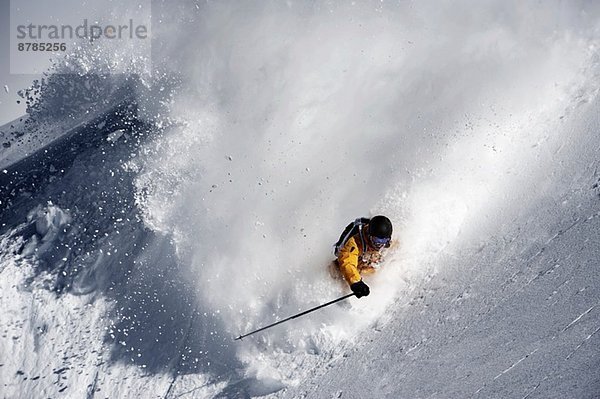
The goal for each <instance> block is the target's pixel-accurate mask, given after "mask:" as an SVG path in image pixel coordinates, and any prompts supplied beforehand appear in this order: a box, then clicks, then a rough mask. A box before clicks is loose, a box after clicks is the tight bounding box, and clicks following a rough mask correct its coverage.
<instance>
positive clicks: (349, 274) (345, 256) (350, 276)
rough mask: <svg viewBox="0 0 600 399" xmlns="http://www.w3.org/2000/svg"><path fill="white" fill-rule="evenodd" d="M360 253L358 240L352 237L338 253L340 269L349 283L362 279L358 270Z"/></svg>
mask: <svg viewBox="0 0 600 399" xmlns="http://www.w3.org/2000/svg"><path fill="white" fill-rule="evenodd" d="M358 254H359V252H358V245H356V241H355V240H354V237H352V238H350V239H349V240H348V242H346V245H344V246H343V247H342V249H340V252H339V255H338V264H339V267H340V271H341V272H342V275H343V276H344V279H345V280H346V281H347V282H348V284H349V285H352V284H354V283H357V282H359V281H360V280H361V278H360V273H359V272H358Z"/></svg>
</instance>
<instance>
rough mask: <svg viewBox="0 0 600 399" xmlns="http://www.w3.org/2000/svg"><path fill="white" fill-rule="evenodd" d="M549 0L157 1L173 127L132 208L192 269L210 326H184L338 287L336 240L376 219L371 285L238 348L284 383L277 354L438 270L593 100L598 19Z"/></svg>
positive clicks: (226, 329)
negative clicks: (383, 249)
mask: <svg viewBox="0 0 600 399" xmlns="http://www.w3.org/2000/svg"><path fill="white" fill-rule="evenodd" d="M553 5H554V6H553V7H551V6H550V5H547V6H545V7H544V8H540V7H537V6H535V5H531V6H528V5H524V4H521V3H506V2H498V3H493V2H486V3H485V4H483V3H481V4H476V5H474V4H473V3H472V2H469V3H466V2H465V3H462V4H456V3H455V2H452V3H450V2H448V3H440V2H435V3H428V4H425V3H419V4H414V3H401V4H388V3H383V2H382V3H380V2H377V3H370V2H369V3H358V4H353V5H350V4H347V3H339V4H337V3H333V2H328V3H323V4H314V3H290V2H288V3H280V2H262V3H260V4H258V3H244V4H237V3H236V4H233V3H223V2H219V3H210V4H204V5H201V6H200V5H196V6H194V7H190V8H189V9H188V8H187V7H186V6H181V5H179V6H176V8H175V9H174V10H171V11H169V14H168V15H164V14H161V15H162V16H164V18H161V24H160V26H158V27H156V28H155V32H156V34H157V37H156V41H157V44H156V45H155V49H156V50H157V53H158V54H160V56H159V57H160V58H163V59H168V60H169V62H170V63H171V62H172V65H170V66H171V67H172V69H173V70H176V71H178V72H180V73H182V74H183V81H184V84H183V88H184V89H182V90H181V92H180V93H179V95H178V96H176V97H175V98H174V100H173V102H172V103H171V110H172V111H171V115H170V117H171V118H172V119H173V120H174V121H177V122H178V127H177V128H174V129H171V130H169V131H167V132H166V133H165V134H164V135H163V136H162V137H161V138H160V139H159V140H157V141H155V142H153V143H152V144H150V145H149V146H148V148H147V150H148V154H149V156H148V159H146V160H145V161H144V163H143V165H142V168H143V169H142V172H141V174H140V175H139V177H138V180H137V185H138V201H139V203H140V206H141V208H142V210H143V213H144V217H145V222H146V224H147V225H148V226H150V227H151V228H152V229H154V230H156V231H160V232H164V233H167V234H171V235H172V236H173V238H174V243H175V245H176V248H177V252H178V255H179V258H180V261H181V262H183V263H184V264H187V265H190V266H191V268H192V270H193V272H192V273H193V278H194V279H196V281H197V290H198V292H199V296H200V299H199V301H200V304H199V305H198V306H199V308H200V309H202V310H204V311H206V312H208V313H209V314H211V315H212V316H213V317H216V318H217V319H218V320H220V321H221V323H220V325H221V326H222V327H219V330H215V331H212V330H210V328H211V327H206V328H207V330H206V331H202V332H200V331H199V332H197V333H198V334H201V335H202V334H203V335H204V336H207V335H208V334H211V335H212V334H216V335H219V336H223V337H226V338H230V337H231V338H233V337H234V336H236V335H237V334H239V333H242V332H245V331H247V330H250V329H253V328H256V327H260V326H262V325H264V324H266V323H270V322H272V321H274V320H276V319H278V318H281V317H284V316H287V315H290V314H293V313H295V312H297V311H300V310H303V309H305V308H307V307H310V306H313V305H316V304H318V303H321V302H324V301H326V300H330V299H333V298H335V297H337V296H340V295H341V294H344V293H345V292H347V289H346V288H344V285H343V283H341V282H336V281H334V280H332V279H331V278H330V277H329V275H328V270H327V266H328V264H329V262H330V261H331V259H332V256H331V245H332V243H333V242H335V241H336V239H337V237H338V235H339V233H340V231H341V229H343V227H344V226H345V225H346V223H348V222H349V221H350V220H352V219H354V218H355V217H357V216H363V215H364V216H369V215H374V214H379V213H385V214H387V215H388V216H389V217H390V218H391V219H392V220H393V222H394V224H395V228H396V230H395V236H396V237H397V238H398V239H399V241H400V243H401V245H400V249H399V250H397V251H395V252H394V253H392V254H391V255H390V257H389V261H388V262H387V265H386V267H385V269H384V270H383V271H382V272H381V273H379V274H378V276H376V277H375V278H374V279H372V280H370V281H373V289H372V292H373V294H372V295H371V296H370V297H369V298H365V299H361V300H360V301H359V300H356V299H351V300H349V303H350V304H351V306H352V309H351V310H350V311H348V310H347V309H340V308H336V307H334V308H332V309H327V310H323V311H321V312H320V313H317V314H313V315H311V316H310V317H306V318H304V319H302V321H293V322H291V323H288V324H287V325H285V326H281V327H277V329H274V330H272V331H271V332H265V333H262V334H261V335H260V336H258V337H256V338H252V339H250V340H249V341H244V343H243V344H242V345H239V346H238V348H242V349H239V352H238V356H239V357H240V359H241V360H242V361H243V362H246V363H249V364H250V366H249V370H253V371H252V372H253V373H254V375H255V376H256V377H258V378H259V379H263V380H265V381H266V380H268V381H271V380H270V379H269V378H275V380H282V381H284V382H286V383H293V382H294V381H295V380H294V378H295V376H297V375H296V374H294V373H293V372H292V371H289V370H293V367H287V368H286V370H288V372H289V374H288V375H283V374H285V373H283V374H282V372H275V371H274V369H275V368H276V367H277V364H279V362H281V361H283V360H282V358H285V357H286V356H291V355H289V354H290V353H292V354H293V353H295V351H298V350H299V351H301V352H302V353H305V352H308V353H321V352H326V353H331V354H332V356H334V355H335V354H336V353H338V352H336V349H335V348H336V347H338V346H339V344H340V342H342V341H344V340H350V342H352V340H354V339H358V338H355V337H356V334H357V332H358V331H360V329H362V328H364V327H365V326H367V325H369V324H371V323H372V322H373V320H375V319H376V318H378V317H380V316H381V314H382V312H384V311H385V310H386V307H387V305H389V304H391V303H393V301H394V300H395V299H396V298H398V296H399V295H402V292H403V291H404V290H406V289H411V288H412V287H414V286H415V285H418V284H419V281H420V280H421V279H423V278H425V277H426V276H431V275H432V274H434V273H435V269H436V266H435V265H436V260H439V257H440V255H441V254H443V253H444V251H445V250H446V248H447V246H448V245H449V244H452V245H458V243H460V242H461V239H467V238H468V237H469V233H470V230H469V229H470V227H469V226H471V225H472V223H471V222H473V221H478V224H479V225H480V226H481V225H486V223H491V224H493V223H494V222H497V221H498V220H500V219H501V218H502V217H503V216H505V213H508V214H510V212H511V211H512V210H514V208H515V206H517V205H523V204H524V202H523V201H524V200H526V199H527V195H526V193H524V192H520V191H519V190H516V189H515V187H514V185H515V184H517V185H518V186H519V187H525V186H526V184H527V183H528V182H531V181H533V180H534V179H535V178H536V177H537V176H538V174H539V172H540V168H541V167H542V166H543V165H538V164H536V162H540V160H541V161H547V160H548V157H547V156H546V155H547V153H546V152H545V151H547V148H548V147H545V146H551V145H552V144H553V143H556V142H557V140H558V139H559V138H557V137H552V136H551V135H549V133H548V132H549V131H552V130H551V129H553V128H555V127H556V128H557V129H558V127H559V124H560V120H559V118H558V116H559V115H564V114H565V113H568V112H569V110H571V109H572V108H573V107H575V106H576V105H577V104H581V103H584V102H585V101H587V100H589V98H591V97H593V96H594V95H595V94H596V87H597V86H593V87H592V89H589V88H586V87H588V86H586V84H588V83H589V82H588V80H589V71H587V70H586V67H589V66H590V65H591V62H593V53H594V51H595V48H596V47H594V46H597V43H596V42H594V41H593V37H594V34H596V35H597V32H598V30H597V27H595V26H591V25H592V24H594V23H596V22H595V21H594V20H593V18H588V17H587V14H585V13H579V12H578V11H577V7H575V6H573V8H570V7H567V6H565V5H564V4H562V3H555V4H553ZM165 6H167V7H169V9H170V8H171V7H172V4H168V5H166V4H165ZM160 7H161V5H157V6H156V7H155V8H154V12H160V11H158V10H160ZM177 7H178V8H177ZM182 20H183V21H184V22H183V25H184V26H183V29H182V26H181V21H182ZM594 29H595V30H594ZM181 32H185V33H184V34H182V33H181ZM594 32H595V33H594ZM586 90H587V91H586ZM544 156H546V157H545V158H544ZM503 212H505V213H503ZM482 221H483V222H484V223H481V222H482ZM321 326H324V327H323V328H321ZM342 338H343V340H342V341H340V339H342ZM233 344H234V343H231V344H224V345H227V346H229V345H233ZM236 344H237V343H236ZM265 345H266V346H271V347H272V349H273V350H270V351H268V352H266V353H265V352H261V349H260V348H263V347H264V346H265ZM286 353H287V354H288V355H285V354H286ZM291 357H292V358H293V356H291ZM315 361H317V360H315ZM305 366H306V365H305ZM267 385H268V386H270V385H269V384H267ZM275 386H277V384H275ZM274 389H275V388H274Z"/></svg>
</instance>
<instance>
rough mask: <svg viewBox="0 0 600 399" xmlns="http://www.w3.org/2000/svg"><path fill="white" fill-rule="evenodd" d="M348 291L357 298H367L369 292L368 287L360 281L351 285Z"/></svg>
mask: <svg viewBox="0 0 600 399" xmlns="http://www.w3.org/2000/svg"><path fill="white" fill-rule="evenodd" d="M350 289H351V290H352V292H354V295H356V297H357V298H360V297H363V296H367V295H369V293H370V292H371V291H370V290H369V286H368V285H366V284H365V283H364V282H363V281H362V280H360V281H358V282H356V283H354V284H352V285H351V286H350Z"/></svg>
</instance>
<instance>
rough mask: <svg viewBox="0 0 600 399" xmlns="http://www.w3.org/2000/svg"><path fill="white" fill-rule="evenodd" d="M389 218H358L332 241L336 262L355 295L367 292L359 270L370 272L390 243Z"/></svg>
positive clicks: (390, 228) (380, 259)
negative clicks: (334, 241) (335, 240)
mask: <svg viewBox="0 0 600 399" xmlns="http://www.w3.org/2000/svg"><path fill="white" fill-rule="evenodd" d="M391 239H392V222H391V221H390V219H388V218H387V217H385V216H382V215H379V216H374V217H373V218H371V219H368V218H358V219H356V220H355V221H354V222H352V223H350V224H349V225H348V226H346V229H344V232H343V233H342V235H341V236H340V239H339V240H338V242H337V243H336V244H335V249H334V254H335V256H336V257H337V259H336V260H335V264H336V266H337V268H338V270H339V271H340V272H341V274H342V276H344V279H345V280H346V282H347V283H348V284H349V285H350V289H351V290H352V292H354V294H355V295H356V297H357V298H360V297H363V296H367V295H369V293H370V290H369V286H368V285H367V284H365V282H364V281H363V280H362V277H361V274H365V273H372V272H374V271H375V270H376V267H377V266H378V264H379V263H380V262H381V261H382V253H381V252H382V251H383V249H384V248H389V247H390V242H391Z"/></svg>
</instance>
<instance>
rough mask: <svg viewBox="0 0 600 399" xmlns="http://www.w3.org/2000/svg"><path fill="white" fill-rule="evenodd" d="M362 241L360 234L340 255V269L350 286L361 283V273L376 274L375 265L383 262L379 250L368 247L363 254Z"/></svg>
mask: <svg viewBox="0 0 600 399" xmlns="http://www.w3.org/2000/svg"><path fill="white" fill-rule="evenodd" d="M357 241H358V242H357ZM360 241H361V240H360V238H359V237H358V234H356V235H354V236H353V237H351V238H350V239H349V240H348V241H347V242H346V245H344V246H343V247H342V248H341V249H340V251H339V253H338V258H337V263H338V267H339V269H340V272H341V273H342V275H343V276H344V279H345V280H346V281H347V282H348V284H349V285H352V284H354V283H357V282H359V281H360V280H361V273H363V274H364V273H372V272H374V271H375V268H374V267H373V264H376V263H379V262H380V261H381V253H380V252H379V251H378V250H376V249H371V248H370V247H369V246H368V245H367V246H366V251H364V252H363V248H362V243H361V242H360Z"/></svg>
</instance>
